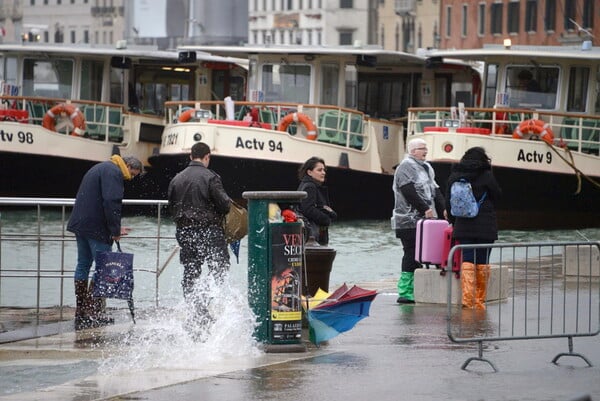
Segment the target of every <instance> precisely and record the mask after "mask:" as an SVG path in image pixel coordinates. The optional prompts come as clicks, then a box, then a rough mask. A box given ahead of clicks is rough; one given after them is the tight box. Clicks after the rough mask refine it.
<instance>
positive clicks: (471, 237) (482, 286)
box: [446, 146, 502, 309]
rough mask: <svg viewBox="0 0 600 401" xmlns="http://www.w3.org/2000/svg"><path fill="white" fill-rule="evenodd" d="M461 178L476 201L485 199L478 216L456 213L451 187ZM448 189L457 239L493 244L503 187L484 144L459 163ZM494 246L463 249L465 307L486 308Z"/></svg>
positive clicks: (462, 274) (447, 200)
mask: <svg viewBox="0 0 600 401" xmlns="http://www.w3.org/2000/svg"><path fill="white" fill-rule="evenodd" d="M460 179H466V180H467V181H469V182H470V183H471V187H472V188H473V195H474V196H475V199H476V200H478V201H479V200H481V198H482V197H483V196H484V194H485V198H484V200H483V202H482V203H481V205H480V207H479V213H478V214H477V216H475V217H472V218H468V217H454V216H452V209H451V206H450V202H451V199H450V198H451V188H452V184H453V183H454V182H456V181H458V180H460ZM447 185H448V186H447V190H446V194H447V196H446V210H448V211H450V213H448V219H449V220H450V223H452V224H453V225H454V238H455V239H456V240H457V241H458V243H459V244H462V245H466V244H490V243H493V242H494V241H496V240H497V239H498V224H497V221H496V220H497V219H496V210H495V203H496V202H497V201H498V199H499V198H500V196H501V195H502V190H501V189H500V186H499V185H498V182H497V181H496V178H495V177H494V175H493V173H492V164H491V160H490V158H489V157H488V156H487V154H486V153H485V149H483V148H481V147H478V146H477V147H473V148H470V149H469V150H467V151H466V152H465V154H464V155H463V157H462V159H461V160H460V162H459V163H458V164H455V165H454V166H453V168H452V172H451V173H450V177H449V178H448V183H447ZM490 252H491V248H477V249H463V263H462V266H461V272H462V273H461V285H462V294H463V295H462V304H463V307H465V308H476V309H485V299H486V295H487V282H488V279H489V274H490V265H489V256H490Z"/></svg>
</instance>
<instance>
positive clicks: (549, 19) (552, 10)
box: [544, 0, 556, 31]
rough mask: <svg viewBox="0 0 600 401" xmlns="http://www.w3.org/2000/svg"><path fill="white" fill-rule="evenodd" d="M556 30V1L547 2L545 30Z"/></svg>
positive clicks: (548, 0)
mask: <svg viewBox="0 0 600 401" xmlns="http://www.w3.org/2000/svg"><path fill="white" fill-rule="evenodd" d="M555 29H556V0H546V15H545V16H544V30H546V31H554V30H555Z"/></svg>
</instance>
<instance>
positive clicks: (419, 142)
mask: <svg viewBox="0 0 600 401" xmlns="http://www.w3.org/2000/svg"><path fill="white" fill-rule="evenodd" d="M424 145H425V146H427V142H425V140H424V139H421V138H413V139H411V140H410V141H408V145H406V150H408V153H411V154H412V151H413V150H415V149H416V148H418V147H419V146H424Z"/></svg>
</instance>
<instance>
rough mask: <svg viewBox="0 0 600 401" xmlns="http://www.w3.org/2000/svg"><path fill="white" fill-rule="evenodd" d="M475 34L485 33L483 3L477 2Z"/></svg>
mask: <svg viewBox="0 0 600 401" xmlns="http://www.w3.org/2000/svg"><path fill="white" fill-rule="evenodd" d="M477 34H478V35H479V36H483V35H485V3H481V4H479V8H478V12H477Z"/></svg>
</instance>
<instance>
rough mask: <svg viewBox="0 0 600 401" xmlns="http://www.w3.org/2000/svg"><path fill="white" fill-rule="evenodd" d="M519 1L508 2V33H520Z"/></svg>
mask: <svg viewBox="0 0 600 401" xmlns="http://www.w3.org/2000/svg"><path fill="white" fill-rule="evenodd" d="M519 7H520V3H519V2H514V1H513V2H511V3H508V18H507V19H506V31H507V32H508V33H519V20H520V17H521V16H520V15H519V14H520V13H519Z"/></svg>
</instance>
